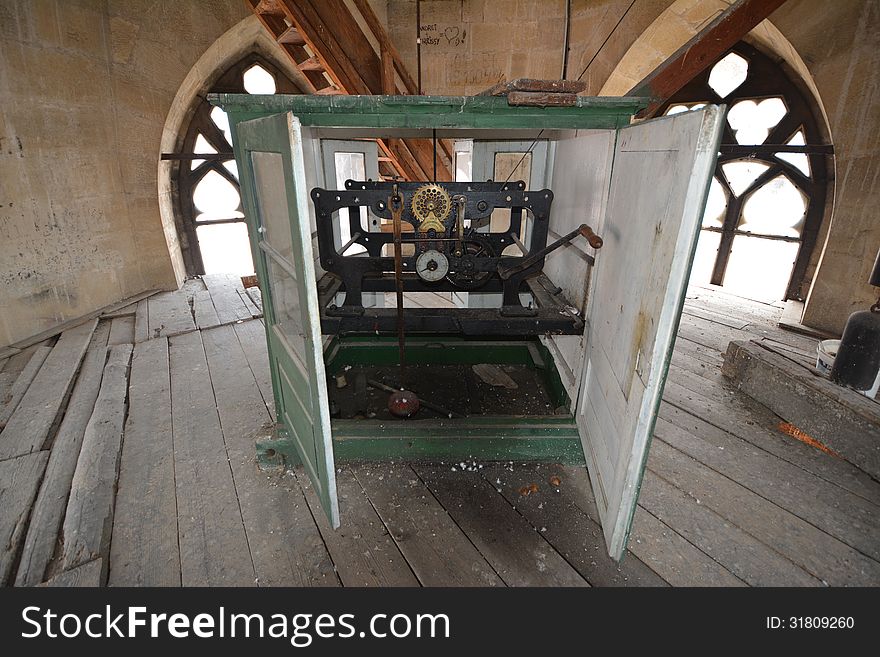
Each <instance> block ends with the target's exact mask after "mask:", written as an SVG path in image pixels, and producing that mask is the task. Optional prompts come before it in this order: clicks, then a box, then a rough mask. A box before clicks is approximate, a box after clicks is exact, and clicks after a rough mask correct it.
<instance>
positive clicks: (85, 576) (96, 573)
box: [39, 559, 104, 588]
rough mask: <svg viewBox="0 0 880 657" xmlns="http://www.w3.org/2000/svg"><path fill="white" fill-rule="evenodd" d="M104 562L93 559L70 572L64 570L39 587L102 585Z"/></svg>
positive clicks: (91, 586) (90, 586)
mask: <svg viewBox="0 0 880 657" xmlns="http://www.w3.org/2000/svg"><path fill="white" fill-rule="evenodd" d="M103 572H104V560H103V559H95V560H94V561H89V562H88V563H84V564H82V565H80V566H77V567H76V568H72V569H71V570H65V571H63V572H61V573H58V574H57V575H55V577H53V578H51V579H50V580H48V581H46V582H43V583H42V584H40V585H39V586H48V587H63V588H76V587H88V588H95V587H97V586H101V585H102V584H103V579H102V577H103V576H102V573H103Z"/></svg>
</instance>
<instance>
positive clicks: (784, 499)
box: [0, 277, 880, 586]
mask: <svg viewBox="0 0 880 657" xmlns="http://www.w3.org/2000/svg"><path fill="white" fill-rule="evenodd" d="M206 283H207V284H206ZM390 297H391V298H390V299H386V305H389V306H393V304H394V299H393V295H390ZM435 297H436V298H435ZM406 301H407V303H408V304H410V305H414V306H415V305H425V306H432V307H435V306H443V305H451V300H449V299H445V298H443V297H440V296H437V295H434V296H432V297H409V296H408V297H407V299H406ZM261 307H262V304H261V297H260V295H259V294H257V293H256V291H255V290H250V291H249V290H245V289H244V288H243V287H242V286H241V284H240V281H237V279H235V278H234V277H210V278H207V280H206V281H202V280H200V279H195V280H191V281H188V282H187V284H186V285H185V286H184V287H183V288H182V289H181V290H179V291H176V292H167V293H162V294H159V295H154V296H151V297H148V298H146V299H141V300H139V301H137V303H136V304H132V305H131V306H129V307H126V308H123V309H121V310H119V312H115V313H112V314H109V315H108V316H107V317H105V318H102V319H100V322H99V323H98V328H97V329H95V328H94V326H91V325H90V326H87V327H85V328H84V329H78V330H74V329H68V331H70V333H69V335H68V337H67V338H65V339H64V340H63V341H61V340H55V339H52V340H50V341H48V342H46V343H44V344H42V345H39V346H35V347H33V348H28V349H26V350H22V351H21V352H20V353H17V354H13V355H11V356H9V358H8V360H6V361H4V362H3V363H2V367H0V375H2V378H0V392H3V393H4V395H6V396H9V395H10V394H11V393H10V390H11V389H12V388H13V387H14V386H15V385H16V382H18V387H17V388H16V392H15V394H16V399H17V401H16V408H15V409H14V413H15V414H17V415H18V416H19V417H18V419H15V418H13V417H10V421H11V424H10V426H12V427H13V428H15V427H17V426H19V427H27V426H29V425H30V424H32V423H31V422H27V421H26V420H27V419H28V414H29V413H30V411H29V409H30V407H31V406H33V405H35V404H44V403H45V401H46V400H45V399H44V397H45V396H46V395H45V394H44V391H42V390H40V389H33V390H31V387H32V386H31V385H30V383H31V381H34V382H38V381H43V380H46V379H49V378H53V377H51V376H50V375H51V373H52V371H56V370H57V371H58V372H59V373H60V376H61V379H55V380H56V381H57V383H56V385H55V386H54V388H53V390H55V393H54V394H55V395H56V397H55V398H53V399H52V400H49V401H50V402H51V403H50V407H49V411H48V412H46V411H43V412H42V414H40V415H39V418H38V419H39V422H37V423H36V424H35V431H36V432H37V433H38V434H39V435H36V436H33V437H28V436H24V435H18V436H15V437H14V440H11V441H9V443H8V444H7V449H6V455H7V457H8V458H6V460H2V461H0V490H3V491H5V492H4V493H3V494H2V497H3V499H2V504H0V508H2V511H0V526H4V527H6V526H9V527H15V528H16V529H15V531H11V533H10V536H11V538H10V542H9V545H8V546H7V547H6V548H5V551H4V553H3V555H2V560H0V562H2V564H3V567H2V568H0V573H2V575H3V584H12V583H13V582H15V581H16V578H17V577H16V576H17V575H18V580H19V583H26V584H36V583H47V584H48V585H51V586H83V585H94V584H101V585H104V584H109V585H149V584H160V585H180V584H181V583H182V584H184V585H187V584H235V585H251V586H253V585H258V586H272V585H295V586H340V585H341V586H412V585H421V586H444V585H446V586H468V585H474V586H487V585H488V586H520V585H580V586H666V585H673V586H700V585H702V586H711V585H727V586H749V585H750V586H764V585H778V584H782V585H815V586H821V585H825V584H830V585H840V584H848V585H874V586H876V585H878V584H880V553H878V551H877V548H876V546H877V545H880V513H878V510H880V483H878V482H877V481H875V480H874V479H872V478H871V477H869V476H867V475H865V473H864V472H862V471H860V470H859V469H858V468H856V467H855V466H852V465H851V464H849V463H847V462H845V461H842V460H840V459H835V458H834V457H832V456H829V455H828V454H825V453H823V452H821V451H819V450H817V449H814V448H812V447H809V446H808V445H805V444H804V443H802V442H799V441H797V440H794V439H792V438H790V437H789V436H787V435H785V434H783V433H782V432H780V431H779V430H778V428H777V425H778V422H779V418H777V417H776V416H774V415H773V414H772V413H770V412H769V411H768V410H767V409H766V408H764V407H761V406H759V405H757V404H755V403H754V402H753V401H752V400H750V399H748V398H747V397H745V396H743V395H742V394H740V393H737V392H736V391H734V390H732V389H730V387H729V386H726V385H725V381H724V379H723V377H721V375H720V369H719V368H720V365H721V363H722V353H723V351H724V350H725V349H726V346H727V342H729V340H731V339H755V338H765V339H767V340H772V341H774V342H775V343H778V344H780V345H784V348H785V349H788V350H790V351H792V353H798V354H808V353H810V350H811V349H814V345H815V341H812V340H810V339H809V338H805V337H804V336H800V335H794V334H791V333H788V332H785V331H783V330H781V329H780V328H779V327H778V326H777V325H776V322H777V321H778V319H779V315H780V314H781V312H782V308H781V307H777V306H775V305H772V304H761V303H756V302H749V301H745V300H742V299H737V298H735V297H732V296H731V295H728V294H726V293H723V292H721V291H718V290H714V289H710V288H696V289H691V290H690V291H689V293H688V299H687V301H686V304H685V315H684V317H683V320H682V325H681V329H680V331H679V340H678V342H677V345H676V349H675V353H674V355H673V364H672V367H671V368H670V375H669V380H668V383H667V386H666V390H665V394H664V401H663V404H662V405H661V409H660V417H659V419H658V423H657V427H656V430H655V437H656V440H655V441H654V446H653V448H652V451H651V454H650V457H649V461H648V469H647V471H646V475H645V482H644V488H643V494H642V497H641V500H640V503H639V507H638V509H637V510H636V514H635V521H634V526H633V531H632V536H631V540H630V543H629V549H628V551H627V554H626V556H625V558H624V560H623V561H622V562H621V563H619V564H618V563H615V562H613V561H612V560H610V559H609V558H608V557H607V555H606V552H605V542H604V537H603V534H602V530H601V527H600V525H599V522H598V514H597V511H596V507H595V502H594V501H593V497H592V492H591V490H590V484H589V478H588V476H587V473H586V470H585V469H584V468H582V467H572V466H560V465H553V464H523V463H519V462H517V463H513V462H502V463H468V464H466V467H465V468H461V467H460V464H457V465H458V466H459V467H456V469H455V471H453V469H452V464H433V465H425V464H409V465H408V464H402V463H364V464H358V465H350V466H346V467H344V468H339V469H338V471H337V474H336V477H337V486H338V492H339V497H340V507H341V515H342V523H343V525H342V527H341V528H340V529H338V530H332V529H330V527H329V523H328V522H327V521H326V519H325V518H324V517H323V515H322V513H323V512H322V508H321V504H320V502H319V501H318V498H317V495H316V493H315V491H314V490H313V489H312V487H311V485H310V482H309V481H308V477H307V476H306V474H305V472H304V471H303V470H302V469H301V468H296V469H295V470H293V471H288V472H286V473H266V472H261V471H259V470H258V469H257V468H256V464H255V453H254V449H253V444H254V440H255V439H257V438H258V437H260V436H265V435H268V432H269V431H271V418H272V417H273V412H274V411H273V408H274V400H273V399H272V383H271V378H270V376H269V370H268V364H269V361H268V356H267V354H266V346H265V328H264V326H263V323H262V320H261V319H260V318H259V314H260V311H261ZM255 315H256V317H255ZM92 331H96V333H95V335H96V336H101V337H100V340H103V342H102V343H101V345H100V348H101V349H102V350H106V349H107V343H108V342H109V344H110V345H119V344H129V343H131V342H134V343H135V345H136V346H135V348H134V351H133V356H132V361H131V366H130V368H129V369H125V372H124V374H121V373H120V364H119V362H117V363H116V364H115V365H114V367H115V371H114V373H113V376H114V377H115V378H116V380H119V377H120V376H124V377H125V380H126V384H127V386H128V396H127V399H126V400H125V409H126V410H125V412H126V417H125V421H124V429H123V430H122V440H121V441H116V440H115V438H113V437H112V436H110V437H109V438H110V439H109V440H108V441H107V444H108V445H111V446H115V445H117V444H119V443H121V448H120V449H119V452H118V453H117V454H115V455H113V454H110V455H109V457H110V458H111V461H113V460H114V459H115V461H116V463H118V467H117V466H116V464H115V463H112V462H111V463H110V464H109V467H108V468H107V469H106V470H107V472H110V473H113V472H114V471H116V470H118V472H119V477H118V480H117V481H113V482H110V483H109V484H106V485H114V486H118V491H117V492H116V499H115V513H114V514H113V516H112V517H113V530H112V535H111V536H110V541H109V544H107V543H108V542H107V541H104V540H97V541H95V542H94V543H93V544H91V545H92V547H90V549H89V551H88V554H87V555H86V556H85V559H88V561H86V562H85V563H84V562H83V561H82V560H74V561H70V562H69V563H68V566H69V567H68V568H66V569H65V561H64V555H65V547H66V546H65V541H64V539H65V536H64V533H63V530H62V528H63V526H64V520H65V518H64V517H62V516H63V515H64V511H65V507H66V506H67V497H68V496H69V494H70V484H69V482H70V481H71V480H77V481H79V480H82V478H83V477H84V476H85V475H86V474H87V472H85V471H84V472H81V473H79V475H77V473H76V470H77V469H79V468H80V464H79V463H77V462H76V456H77V455H76V454H75V453H71V450H74V451H78V449H79V446H80V445H81V444H82V440H83V436H82V435H74V434H76V433H77V432H79V433H84V432H85V431H86V427H87V426H88V425H89V420H91V419H92V416H93V415H95V414H96V413H98V415H95V420H94V421H95V422H97V421H99V420H100V417H101V416H103V415H106V413H107V412H108V410H113V409H116V410H113V412H118V409H119V404H120V403H121V401H120V400H121V396H120V395H118V394H117V395H114V396H112V397H108V403H109V402H112V403H111V405H110V407H109V409H108V408H107V407H106V404H105V408H103V410H102V409H101V408H96V401H95V400H96V397H97V389H98V385H99V383H100V376H96V372H95V371H94V370H95V369H96V367H97V368H98V370H100V369H101V367H102V363H101V362H97V361H96V360H95V357H94V354H93V355H92V356H86V354H87V353H88V352H87V350H86V347H87V346H88V345H89V336H91V335H92ZM108 335H109V336H110V337H109V340H108ZM96 340H98V338H97V337H96V338H93V339H92V342H91V345H92V346H91V347H89V349H91V350H93V349H94V348H95V341H96ZM58 345H61V347H60V348H59V347H58ZM41 347H42V349H43V352H45V355H46V356H47V357H46V358H45V359H41V358H40V356H43V355H44V354H43V353H39V354H38V356H37V360H34V361H33V366H32V367H31V368H30V370H33V371H30V370H27V365H28V363H29V362H30V361H31V360H32V359H33V358H34V354H35V353H37V352H38V350H39V349H40V348H41ZM50 350H55V355H54V356H51V355H50V354H49V351H50ZM84 358H85V361H84ZM117 360H118V359H117ZM107 366H108V365H103V367H107ZM44 369H45V372H44V371H43V370H44ZM98 373H99V372H98ZM74 374H76V375H75V376H74ZM41 375H42V376H41ZM104 375H105V376H109V375H110V373H109V372H105V374H104ZM21 376H25V378H24V379H21V378H20V377H21ZM84 376H86V377H89V381H88V382H87V386H86V383H84V384H83V386H81V387H80V390H79V391H77V385H78V382H79V378H81V377H84ZM33 385H37V384H36V383H34V384H33ZM41 385H43V384H41ZM86 387H88V389H89V390H91V392H90V393H89V394H86V393H85V392H84V391H85V390H86ZM56 389H57V390H56ZM71 390H73V394H72V395H71ZM19 393H21V394H19ZM69 400H70V401H69ZM0 402H2V403H5V402H4V400H0ZM70 404H73V405H74V406H75V408H71V406H70ZM65 418H69V419H68V421H66V422H65ZM13 420H14V421H13ZM37 425H38V426H37ZM115 426H123V425H122V424H121V422H120V421H117V423H116V425H115ZM19 443H21V444H22V445H24V447H22V448H21V449H23V450H24V451H25V452H26V451H29V450H36V451H33V453H31V454H29V455H24V456H22V455H21V454H22V453H23V452H22V451H21V449H18V448H17V447H15V448H14V449H13V447H14V446H16V445H18V444H19ZM0 447H2V445H0ZM25 447H26V448H27V449H25ZM56 450H63V451H58V452H57V454H56V453H55V451H56ZM53 455H55V456H56V457H57V458H55V460H54V461H53V460H52V456H53ZM47 462H48V463H49V465H48V467H47V466H46V463H47ZM74 464H75V465H76V467H74ZM62 466H63V467H62ZM82 467H83V468H85V467H88V463H83V464H82ZM44 472H45V473H47V474H45V475H44ZM46 476H52V477H58V478H59V479H58V480H53V481H51V482H48V481H46V479H45V477H46ZM92 481H93V484H94V485H101V482H102V481H103V478H96V479H93V480H92ZM44 489H45V491H47V492H44V493H42V494H41V493H40V491H41V490H44ZM524 491H529V492H528V494H525V492H524ZM41 495H42V497H41ZM47 495H49V496H50V497H52V498H53V499H54V501H55V503H54V506H53V507H52V509H49V511H51V512H44V511H42V510H41V511H40V512H33V513H32V512H31V508H32V507H34V505H45V502H41V501H40V500H41V499H42V500H45V499H46V496H47ZM7 498H8V499H7ZM56 498H57V499H56ZM102 512H103V511H102ZM22 519H28V520H29V521H30V522H31V523H34V522H36V523H43V522H44V523H47V524H46V525H45V526H35V525H31V526H29V525H28V523H27V522H22ZM68 524H69V523H68ZM29 536H30V537H32V538H31V539H28V540H30V541H31V544H30V547H28V548H27V549H26V548H25V543H26V540H25V539H26V537H29ZM35 537H39V541H37V540H36V538H35ZM34 546H42V547H39V550H38V552H39V555H40V556H39V559H37V560H34V558H32V555H33V554H34V553H35V552H34V550H35V547H34ZM67 548H68V551H69V549H70V546H67ZM25 553H26V554H27V555H28V557H27V559H26V560H25V561H26V563H25V561H23V557H24V555H25ZM28 564H29V565H28Z"/></svg>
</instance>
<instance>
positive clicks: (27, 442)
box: [0, 319, 98, 460]
mask: <svg viewBox="0 0 880 657" xmlns="http://www.w3.org/2000/svg"><path fill="white" fill-rule="evenodd" d="M97 324H98V320H97V319H93V320H90V321H89V322H86V323H85V324H80V325H79V326H76V327H74V328H72V329H69V330H67V331H65V332H64V333H62V334H61V337H60V338H59V339H58V342H56V343H55V346H54V347H52V353H50V354H49V355H48V356H47V357H46V360H45V361H44V362H43V365H42V367H40V371H39V372H37V376H36V377H35V378H34V380H33V383H32V384H31V385H30V387H28V389H27V392H25V394H24V397H22V400H21V402H20V403H19V404H18V408H16V410H15V412H13V413H12V417H10V418H9V422H8V423H7V424H6V427H5V428H4V429H3V432H2V433H0V460H2V459H8V458H11V457H14V456H19V455H22V454H28V453H30V452H35V451H39V450H41V449H44V448H45V447H46V446H47V444H48V442H49V440H50V438H51V435H50V434H51V431H52V429H53V428H54V427H55V426H56V422H57V420H58V419H59V415H60V414H61V413H62V412H63V410H64V409H63V405H64V404H65V402H66V401H67V396H68V393H69V392H70V389H71V388H72V386H73V382H74V379H75V377H76V373H77V371H78V370H79V366H80V363H81V362H82V359H83V356H84V355H85V353H86V349H87V348H88V346H89V342H90V341H91V339H92V333H94V331H95V327H96V326H97Z"/></svg>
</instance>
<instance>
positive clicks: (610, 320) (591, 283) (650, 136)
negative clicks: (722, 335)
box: [210, 95, 724, 558]
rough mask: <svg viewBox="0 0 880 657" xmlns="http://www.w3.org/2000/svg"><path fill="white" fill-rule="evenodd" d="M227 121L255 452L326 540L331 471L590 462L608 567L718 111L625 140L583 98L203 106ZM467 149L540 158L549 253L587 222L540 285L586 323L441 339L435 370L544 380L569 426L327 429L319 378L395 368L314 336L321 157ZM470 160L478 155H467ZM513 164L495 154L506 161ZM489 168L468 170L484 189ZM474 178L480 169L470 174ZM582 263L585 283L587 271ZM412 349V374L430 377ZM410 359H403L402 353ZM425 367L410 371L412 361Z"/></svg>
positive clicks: (704, 185)
mask: <svg viewBox="0 0 880 657" xmlns="http://www.w3.org/2000/svg"><path fill="white" fill-rule="evenodd" d="M210 100H211V102H213V103H215V104H217V105H219V106H221V107H222V108H223V109H225V110H226V111H227V112H228V113H229V118H230V123H231V125H232V128H233V143H234V147H235V154H236V160H237V162H238V168H239V172H240V176H241V187H242V199H243V203H244V208H245V211H246V215H247V219H248V226H249V229H250V230H249V232H250V236H251V247H252V250H253V255H254V262H255V264H256V267H257V273H258V276H259V279H260V285H261V287H262V290H263V298H264V306H265V316H266V334H267V340H268V345H269V353H270V362H271V368H272V380H273V385H274V391H275V402H276V409H277V413H278V422H279V427H280V430H279V431H280V435H279V439H278V440H276V441H272V442H271V443H268V444H263V445H261V446H259V449H260V450H261V452H262V454H263V456H264V457H266V458H272V457H274V458H277V457H278V456H279V454H281V453H284V452H287V456H288V459H289V460H295V461H298V462H301V463H302V464H303V465H304V467H305V468H306V470H307V472H308V474H309V476H310V478H311V479H312V482H313V484H314V486H315V489H316V490H317V492H318V494H319V497H320V499H321V502H322V504H323V506H324V509H325V510H326V512H327V515H328V517H329V518H330V520H331V523H332V524H333V525H334V526H337V525H338V523H339V512H338V503H337V499H336V490H335V477H334V473H335V469H334V468H335V466H334V463H335V458H336V459H340V460H346V459H352V458H363V459H376V458H391V457H393V458H398V459H400V458H407V457H410V458H431V459H437V460H443V459H448V460H450V461H455V460H457V459H458V458H462V459H463V458H465V457H466V456H470V457H472V458H474V459H480V460H492V459H497V460H526V459H540V460H555V461H563V462H577V461H579V460H581V458H582V459H583V460H584V461H585V462H586V465H587V468H588V470H589V473H590V478H591V482H592V486H593V492H594V494H595V498H596V500H597V502H598V506H599V513H600V516H601V520H602V525H603V528H604V531H605V536H606V541H607V543H608V549H609V553H610V554H611V555H612V556H614V557H615V558H620V557H621V556H622V554H623V551H624V549H625V547H626V538H627V536H628V533H629V529H630V525H631V523H632V516H633V513H634V510H635V505H636V502H637V499H638V490H639V486H640V483H641V478H642V474H643V470H644V467H645V460H646V458H647V454H648V449H649V445H650V440H651V436H652V433H653V426H654V420H655V417H656V414H657V410H658V408H659V403H660V397H661V395H662V391H663V385H664V381H665V378H666V372H667V369H668V365H669V359H670V357H671V353H672V347H673V343H674V339H675V333H676V330H677V326H678V320H679V317H680V313H681V306H682V303H683V300H684V292H685V288H686V285H687V279H688V275H689V272H690V266H691V261H692V259H693V252H694V248H695V246H696V241H697V234H698V230H699V226H700V220H701V217H702V213H703V209H704V207H705V201H706V195H707V192H708V187H709V181H710V179H711V174H712V171H713V168H714V162H715V157H716V155H717V150H718V143H719V139H720V134H721V127H722V124H723V115H724V109H723V107H715V106H710V107H706V108H704V109H702V110H699V111H695V112H688V113H684V114H679V115H676V116H672V117H665V118H661V119H655V120H652V121H646V122H642V123H636V124H632V125H631V117H632V115H633V114H634V113H635V112H636V111H637V110H638V109H639V108H640V106H642V104H643V103H642V101H641V100H640V99H632V98H579V100H578V105H577V106H574V107H566V108H560V107H554V108H530V107H510V106H508V105H507V102H506V99H505V98H497V97H491V96H488V97H482V96H481V97H466V98H464V97H456V98H446V97H416V96H401V97H368V96H252V95H216V96H211V97H210ZM434 130H436V131H437V136H438V137H440V138H445V139H457V140H468V141H470V140H473V144H474V148H473V149H472V151H473V153H474V157H475V158H485V157H488V156H487V155H484V154H486V153H490V154H497V153H499V152H503V151H504V150H505V148H504V144H505V143H514V142H524V143H530V142H532V141H534V140H535V139H538V140H539V141H540V143H541V148H540V151H541V153H543V155H541V157H542V158H544V159H543V160H542V162H541V163H540V166H541V167H542V168H541V169H540V171H541V176H542V177H543V179H544V180H545V181H546V183H547V185H548V186H549V187H550V188H551V189H552V190H553V192H554V195H555V199H554V205H553V209H552V211H551V215H550V219H549V221H550V229H551V235H552V234H554V233H555V234H557V235H562V234H565V233H567V232H568V231H569V230H571V228H572V227H576V226H577V225H579V224H580V223H583V222H586V223H589V224H590V225H592V226H594V227H595V228H596V229H597V232H599V234H601V235H602V236H603V238H604V240H605V245H604V247H603V248H602V250H601V251H600V252H598V253H591V252H587V251H588V249H585V248H580V249H576V248H575V247H570V248H565V249H560V250H559V251H558V252H554V253H555V255H553V256H552V257H549V258H548V260H547V263H546V265H545V272H547V273H548V275H549V276H550V278H551V279H552V280H553V281H554V282H555V283H556V284H557V285H559V286H560V287H561V288H562V289H563V290H564V293H565V294H566V296H567V298H569V299H573V300H574V302H575V303H576V304H577V305H578V308H579V310H580V311H581V312H582V313H583V316H584V319H585V329H584V334H583V335H582V336H577V335H568V336H554V335H545V336H541V337H540V340H539V341H538V342H531V343H530V342H529V341H519V342H517V341H513V342H509V343H507V344H504V345H499V344H495V343H491V342H487V343H486V344H482V345H480V344H476V345H475V344H474V342H473V341H471V342H470V343H468V342H467V341H460V342H456V341H455V340H449V339H448V338H444V339H443V342H444V349H443V350H442V354H443V355H442V358H444V359H457V360H458V361H459V362H465V363H467V362H470V361H469V360H468V359H477V362H486V360H487V359H492V358H494V359H497V362H509V361H508V360H505V359H511V360H510V362H522V363H526V364H529V363H530V364H531V365H530V366H534V367H536V368H544V369H545V370H546V371H547V372H546V377H547V385H548V388H549V389H551V390H552V389H555V390H556V391H557V392H558V399H559V400H560V403H562V404H563V405H566V406H567V407H568V408H569V410H570V413H569V414H567V415H566V414H562V415H559V414H553V413H550V412H548V414H547V415H546V416H540V417H538V416H534V415H532V416H527V417H522V416H516V414H511V415H510V416H507V417H492V418H452V419H449V420H448V421H446V420H443V421H438V420H434V421H432V422H421V423H420V422H419V421H415V420H408V421H401V422H400V423H397V424H392V425H389V423H387V422H385V423H381V422H377V421H371V420H368V419H364V420H359V421H353V420H331V418H330V412H329V400H328V392H327V390H328V388H327V376H328V375H327V372H328V370H329V371H331V372H335V371H336V370H337V369H338V368H339V367H340V366H343V365H344V364H345V363H350V362H356V361H358V359H365V358H366V359H373V360H374V361H377V362H378V361H381V359H383V358H384V359H389V358H390V359H393V358H394V343H393V339H391V341H389V338H387V337H381V336H380V337H376V336H333V335H322V334H321V326H320V321H319V306H318V294H317V290H316V272H317V273H318V274H320V273H321V272H320V265H319V264H318V263H317V262H316V249H315V247H314V245H313V234H314V230H315V218H314V208H313V207H311V205H310V201H309V191H310V190H311V189H312V188H313V187H316V186H323V187H325V188H334V186H335V181H324V177H325V172H326V170H327V166H326V164H327V163H326V162H325V161H324V158H326V156H327V155H326V154H327V152H329V151H328V148H322V143H324V142H326V141H327V140H336V141H337V142H338V141H340V140H353V139H375V138H393V137H407V138H409V137H428V138H430V137H431V135H432V131H434ZM478 146H479V147H478ZM508 150H509V149H508ZM486 166H487V163H486V162H485V161H482V162H477V161H475V162H474V170H475V171H476V170H478V169H479V170H480V171H485V170H486ZM480 167H482V168H480ZM592 256H595V266H594V267H591V266H590V260H591V257H592ZM438 341H440V340H439V339H434V340H433V341H432V340H430V339H429V338H426V337H425V336H420V337H419V338H418V339H413V340H411V341H410V349H411V350H412V358H413V359H415V360H416V361H417V360H418V359H419V358H427V359H429V360H430V359H436V358H438V356H437V354H438V353H441V352H438V351H437V350H436V349H434V350H431V349H429V348H428V346H429V345H428V343H431V344H435V345H436V343H438ZM408 353H409V352H408ZM420 354H421V355H420Z"/></svg>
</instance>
